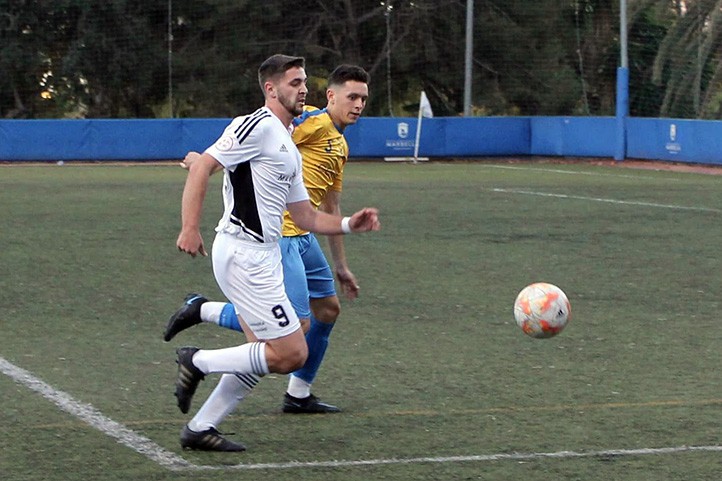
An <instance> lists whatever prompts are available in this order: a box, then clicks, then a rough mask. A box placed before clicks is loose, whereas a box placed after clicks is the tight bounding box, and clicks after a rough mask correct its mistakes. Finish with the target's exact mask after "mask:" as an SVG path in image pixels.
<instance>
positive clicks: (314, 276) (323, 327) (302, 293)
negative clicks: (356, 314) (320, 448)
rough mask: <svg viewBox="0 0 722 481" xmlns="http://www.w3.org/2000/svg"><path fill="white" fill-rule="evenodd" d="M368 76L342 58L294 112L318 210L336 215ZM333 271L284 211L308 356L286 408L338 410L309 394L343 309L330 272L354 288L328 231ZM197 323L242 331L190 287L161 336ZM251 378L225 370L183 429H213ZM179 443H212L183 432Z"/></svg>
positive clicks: (287, 277)
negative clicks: (312, 102) (314, 98)
mask: <svg viewBox="0 0 722 481" xmlns="http://www.w3.org/2000/svg"><path fill="white" fill-rule="evenodd" d="M368 83H369V75H368V73H367V72H366V71H365V70H364V69H363V68H361V67H358V66H355V65H340V66H339V67H337V68H336V69H335V70H334V71H333V72H332V73H331V74H330V76H329V78H328V87H327V90H326V98H327V105H326V107H325V108H323V109H318V108H316V107H311V106H306V107H305V108H304V112H303V113H302V114H301V115H300V116H299V117H297V118H296V119H294V121H293V124H294V131H293V140H294V143H295V144H296V146H297V147H298V150H299V151H300V152H301V156H302V158H303V163H302V165H303V179H304V184H305V186H306V189H307V190H308V194H309V197H310V200H311V203H312V204H313V205H314V206H315V207H316V208H318V209H321V210H323V211H325V212H328V213H334V214H337V215H339V214H340V213H341V208H340V198H341V190H342V186H343V169H344V166H345V165H346V161H347V160H348V154H349V149H348V144H347V143H346V139H345V138H344V136H343V132H344V129H345V128H346V127H348V126H349V125H352V124H354V123H356V121H357V120H358V118H359V117H360V115H361V113H362V112H363V109H364V107H365V106H366V101H367V99H368V95H369V94H368ZM198 155H199V154H197V153H195V152H191V153H189V154H188V155H187V156H186V159H185V160H184V163H182V164H181V165H182V166H184V167H185V168H187V167H188V165H189V164H191V163H192V162H193V161H194V160H195V159H197V157H198ZM328 241H329V248H330V251H331V256H332V259H333V266H334V269H333V272H332V270H331V268H330V266H329V263H328V261H327V260H326V257H325V256H324V254H323V251H322V250H321V247H320V245H319V243H318V241H317V239H316V237H315V236H314V234H312V233H309V232H307V231H305V230H303V229H301V228H300V227H298V226H297V225H296V224H295V223H294V222H293V220H292V219H291V217H290V215H289V214H288V212H286V213H285V214H284V222H283V237H282V239H281V241H280V245H281V251H282V263H283V273H284V285H285V288H286V292H287V294H288V297H289V299H290V300H291V303H292V305H293V307H294V310H295V311H296V313H297V315H298V317H299V319H300V320H301V323H302V325H303V326H304V329H305V330H306V342H307V344H308V351H309V353H308V359H307V361H306V363H305V364H304V366H303V367H302V368H301V369H299V370H298V371H296V372H294V373H292V374H291V375H290V378H289V383H288V389H287V392H286V394H285V396H284V401H283V411H284V412H287V413H333V412H338V411H340V409H339V408H337V407H336V406H333V405H331V404H327V403H324V402H322V401H320V400H319V399H318V398H317V397H316V396H314V395H313V394H311V385H312V383H313V381H314V379H315V377H316V373H317V372H318V369H319V366H320V365H321V362H322V360H323V357H324V354H325V352H326V348H327V346H328V340H329V336H330V334H331V330H332V329H333V326H334V323H335V322H336V319H337V318H338V316H339V313H340V311H341V306H340V302H339V299H338V296H337V295H336V289H335V286H334V275H333V274H334V272H335V275H336V278H337V279H338V281H339V285H340V286H341V290H342V291H343V293H344V294H345V295H346V296H347V297H348V298H349V299H355V298H356V297H357V296H358V293H359V286H358V283H357V281H356V277H355V276H354V275H353V273H352V272H351V270H350V269H349V267H348V263H347V262H346V255H345V251H344V244H343V235H331V236H328ZM200 322H210V323H215V324H218V325H220V326H222V327H226V328H229V329H233V330H236V331H241V326H240V324H239V322H238V318H237V315H236V312H235V310H234V308H233V305H232V304H230V303H228V304H227V303H222V302H211V301H208V299H206V298H205V297H203V296H201V295H200V294H189V295H188V296H187V297H186V299H185V301H184V304H183V306H182V307H181V308H180V309H179V310H178V311H177V312H176V313H175V314H173V316H171V318H170V320H169V321H168V325H167V327H166V331H165V334H164V339H165V340H166V341H170V340H171V339H172V338H173V337H174V336H175V335H176V334H177V333H178V332H180V331H182V330H184V329H187V328H189V327H191V326H193V325H196V324H199V323H200ZM256 382H257V379H256V380H254V379H252V378H251V377H248V376H245V377H244V378H238V377H235V376H224V377H223V378H222V379H221V382H219V384H218V386H217V387H216V389H215V390H214V391H213V393H211V396H210V397H209V398H208V400H207V401H206V403H205V404H204V405H203V407H201V409H200V410H199V412H198V414H196V416H195V417H194V418H193V419H192V420H191V421H190V422H189V423H188V426H187V428H188V429H190V430H191V431H193V432H196V433H200V432H203V431H205V430H208V429H210V428H214V429H215V428H216V427H217V425H218V424H219V423H220V422H221V421H222V419H223V418H224V417H225V416H226V415H227V414H229V413H230V412H231V411H233V409H234V408H235V406H236V405H237V404H238V402H239V401H240V400H241V399H243V398H244V397H245V395H246V394H248V393H249V392H250V390H251V389H253V387H254V386H255V383H256ZM181 444H182V445H183V447H188V448H194V449H208V450H214V448H213V446H212V445H208V446H205V445H202V444H201V443H195V442H194V441H193V440H185V441H184V439H183V438H181Z"/></svg>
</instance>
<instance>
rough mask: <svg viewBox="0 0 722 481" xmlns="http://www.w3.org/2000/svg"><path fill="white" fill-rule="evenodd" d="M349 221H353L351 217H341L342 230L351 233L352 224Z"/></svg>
mask: <svg viewBox="0 0 722 481" xmlns="http://www.w3.org/2000/svg"><path fill="white" fill-rule="evenodd" d="M349 222H351V217H344V218H343V219H341V231H342V232H343V233H344V234H350V233H351V226H350V225H348V223H349Z"/></svg>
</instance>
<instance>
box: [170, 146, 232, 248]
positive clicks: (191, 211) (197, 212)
mask: <svg viewBox="0 0 722 481" xmlns="http://www.w3.org/2000/svg"><path fill="white" fill-rule="evenodd" d="M219 166H220V164H219V163H218V162H217V161H216V159H214V158H213V157H212V156H210V155H209V154H202V155H200V156H199V157H198V158H197V159H195V161H194V162H193V163H192V164H191V165H190V167H189V168H188V177H187V178H186V184H185V187H184V189H183V198H182V201H181V231H180V234H179V235H178V240H177V241H176V246H177V247H178V250H180V251H182V252H186V253H188V254H190V255H191V256H192V257H195V256H196V255H198V254H201V255H203V256H207V255H208V253H207V252H206V249H205V246H204V245H203V237H202V236H201V230H200V224H201V213H202V211H203V200H204V199H205V197H206V191H207V190H208V179H209V178H210V176H211V175H212V174H213V173H214V172H217V171H218V170H220V169H219V168H218V167H219ZM220 167H221V168H222V166H220Z"/></svg>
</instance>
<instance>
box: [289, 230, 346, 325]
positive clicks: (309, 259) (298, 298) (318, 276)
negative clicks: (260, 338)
mask: <svg viewBox="0 0 722 481" xmlns="http://www.w3.org/2000/svg"><path fill="white" fill-rule="evenodd" d="M279 244H280V246H281V262H282V264H283V284H284V286H285V288H286V295H287V296H288V299H289V300H290V301H291V305H292V306H293V309H294V310H295V311H296V315H298V317H299V318H301V319H308V318H310V317H311V305H310V299H321V298H324V297H331V296H335V295H336V286H335V285H334V280H333V273H332V272H331V267H330V266H329V265H328V261H327V260H326V256H324V255H323V251H322V250H321V246H320V245H319V243H318V240H317V239H316V236H315V235H313V234H305V235H299V236H293V237H282V238H281V240H280V241H279Z"/></svg>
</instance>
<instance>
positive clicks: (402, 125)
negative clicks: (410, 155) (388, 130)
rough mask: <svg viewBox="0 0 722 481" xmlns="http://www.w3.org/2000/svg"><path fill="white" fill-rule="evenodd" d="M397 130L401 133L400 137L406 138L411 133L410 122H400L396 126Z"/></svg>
mask: <svg viewBox="0 0 722 481" xmlns="http://www.w3.org/2000/svg"><path fill="white" fill-rule="evenodd" d="M396 132H397V133H398V134H399V137H401V138H402V139H405V138H406V137H408V135H409V124H407V123H406V122H399V125H397V126H396Z"/></svg>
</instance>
